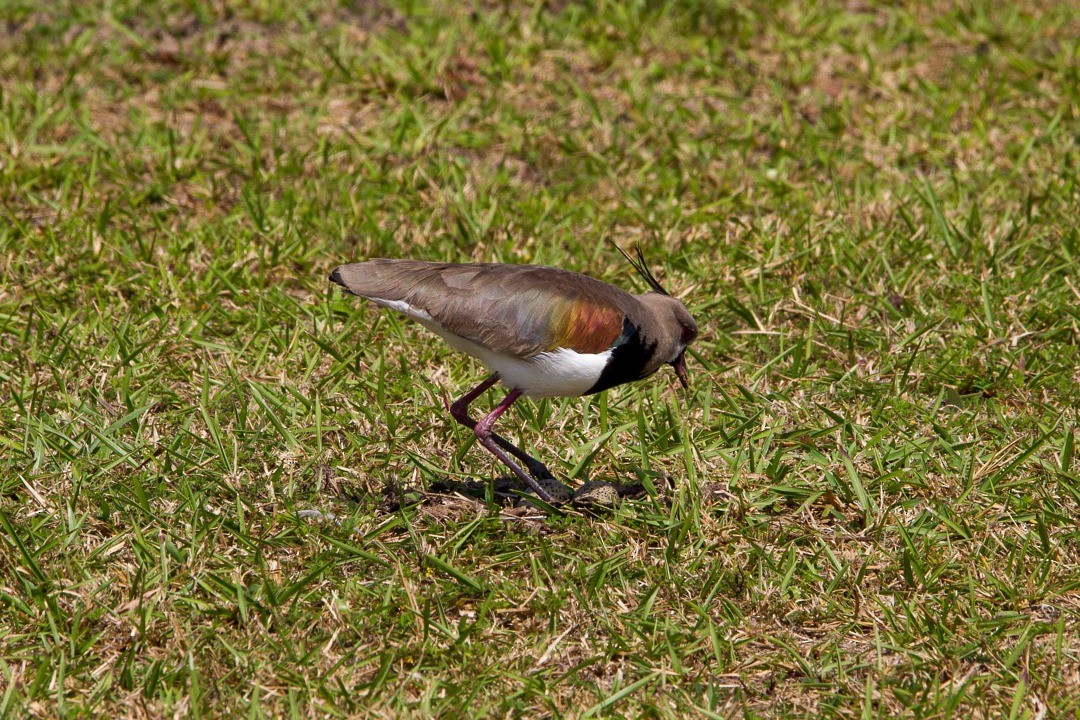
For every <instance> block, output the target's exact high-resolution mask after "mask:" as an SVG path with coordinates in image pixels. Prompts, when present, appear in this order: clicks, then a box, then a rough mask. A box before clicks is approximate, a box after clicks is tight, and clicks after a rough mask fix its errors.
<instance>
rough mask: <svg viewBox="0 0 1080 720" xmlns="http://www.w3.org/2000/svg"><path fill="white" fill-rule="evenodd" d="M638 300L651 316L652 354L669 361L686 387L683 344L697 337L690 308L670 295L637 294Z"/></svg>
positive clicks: (660, 359) (662, 360)
mask: <svg viewBox="0 0 1080 720" xmlns="http://www.w3.org/2000/svg"><path fill="white" fill-rule="evenodd" d="M638 300H640V301H641V304H642V305H644V306H645V308H646V309H647V310H648V311H649V314H650V315H652V317H653V323H652V332H651V337H650V338H649V341H650V342H654V341H655V342H656V350H655V355H654V357H655V358H656V359H657V360H658V361H659V363H662V364H667V365H670V366H671V367H672V368H674V369H675V375H676V376H678V378H679V382H680V383H682V386H683V387H684V388H688V387H690V377H689V375H688V373H687V372H686V348H687V347H689V346H690V343H692V342H694V340H696V339H697V334H698V328H697V323H696V322H694V318H693V316H691V315H690V311H689V310H687V309H686V306H685V305H683V304H682V303H681V302H680V301H678V300H676V299H675V298H673V297H671V296H670V295H662V294H660V293H656V292H651V293H646V294H644V295H639V296H638Z"/></svg>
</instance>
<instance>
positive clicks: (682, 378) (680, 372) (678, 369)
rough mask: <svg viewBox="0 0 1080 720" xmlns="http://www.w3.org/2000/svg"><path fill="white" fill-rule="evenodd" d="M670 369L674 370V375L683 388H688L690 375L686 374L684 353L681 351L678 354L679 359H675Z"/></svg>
mask: <svg viewBox="0 0 1080 720" xmlns="http://www.w3.org/2000/svg"><path fill="white" fill-rule="evenodd" d="M671 367H673V368H675V375H676V376H677V377H678V378H679V382H681V383H682V386H683V388H685V389H689V388H690V375H689V374H688V373H687V372H686V351H685V350H683V351H682V352H681V353H679V357H677V358H675V359H674V360H673V361H672V363H671Z"/></svg>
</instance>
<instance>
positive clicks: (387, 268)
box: [330, 259, 641, 358]
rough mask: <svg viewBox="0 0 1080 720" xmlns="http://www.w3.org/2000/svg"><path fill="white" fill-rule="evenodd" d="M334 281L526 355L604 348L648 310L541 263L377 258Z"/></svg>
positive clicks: (337, 273)
mask: <svg viewBox="0 0 1080 720" xmlns="http://www.w3.org/2000/svg"><path fill="white" fill-rule="evenodd" d="M330 279H331V280H333V281H334V282H336V283H337V284H339V285H341V286H342V287H344V288H345V289H346V290H348V291H349V292H351V293H353V294H355V295H360V296H362V297H366V298H369V299H371V300H374V301H376V302H379V301H382V302H383V304H386V305H388V306H390V307H397V308H398V309H404V307H405V306H407V307H408V308H412V309H414V310H418V311H420V312H422V313H426V314H427V315H428V316H430V317H431V319H432V320H433V321H434V322H435V323H437V324H438V325H439V326H441V327H442V328H444V329H445V330H447V331H449V332H452V333H454V334H455V335H458V336H459V337H462V338H465V339H467V340H470V341H472V342H474V343H478V344H480V345H482V346H484V347H486V348H489V349H490V350H493V351H495V352H498V353H505V354H510V355H514V356H517V357H521V358H529V357H533V356H535V355H538V354H540V353H544V352H551V351H553V350H557V349H559V348H568V349H571V350H575V351H577V352H579V353H601V352H604V351H605V350H607V349H608V348H610V347H611V346H612V344H613V343H614V342H615V341H616V340H617V339H618V338H619V336H620V335H621V334H622V332H623V319H624V318H625V317H630V318H631V319H633V318H634V317H635V316H636V315H638V314H639V313H640V312H641V308H640V307H639V302H638V300H637V298H635V297H634V296H633V295H631V294H630V293H627V292H625V291H623V290H620V289H619V288H616V287H614V286H611V285H608V284H607V283H604V282H600V281H599V280H594V279H593V278H590V277H587V276H585V275H579V274H577V273H572V272H568V271H566V270H559V269H556V268H549V267H541V266H537V265H503V264H450V263H429V262H421V261H416V260H384V259H377V260H369V261H367V262H362V263H354V264H352V265H342V266H341V267H339V268H337V269H336V270H334V272H333V274H332V275H331V276H330ZM402 303H404V306H402V305H401V304H402ZM410 314H412V313H410Z"/></svg>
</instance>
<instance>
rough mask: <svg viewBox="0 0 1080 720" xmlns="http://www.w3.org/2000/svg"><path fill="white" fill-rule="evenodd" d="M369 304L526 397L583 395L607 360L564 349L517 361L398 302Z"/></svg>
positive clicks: (604, 354)
mask: <svg viewBox="0 0 1080 720" xmlns="http://www.w3.org/2000/svg"><path fill="white" fill-rule="evenodd" d="M369 299H370V300H371V301H372V302H375V303H378V304H379V305H382V306H383V307H388V308H391V309H393V310H397V311H398V312H401V313H404V314H405V315H408V316H409V317H411V318H412V319H413V320H416V321H417V322H418V323H420V324H421V325H423V326H424V327H426V328H427V329H428V330H431V331H432V332H434V333H437V334H438V335H439V336H441V337H442V338H443V340H445V341H446V342H447V344H448V345H450V347H452V348H454V349H455V350H459V351H461V352H463V353H467V354H469V355H472V356H473V357H474V358H476V359H477V360H479V361H480V362H482V363H483V364H484V365H485V366H486V367H487V368H488V369H489V370H491V371H492V372H494V373H498V375H499V379H500V380H501V381H502V383H503V384H504V385H506V386H507V387H509V388H513V389H518V390H521V391H522V392H523V393H524V394H525V395H528V396H530V397H576V396H578V395H584V394H585V393H586V392H587V391H588V390H589V388H591V387H592V386H593V385H595V384H596V383H597V381H598V380H599V379H600V374H601V373H602V372H604V368H605V367H607V363H608V360H609V359H611V350H605V351H604V352H602V353H579V352H576V351H574V350H570V349H568V348H559V349H558V350H554V351H552V352H546V353H541V354H539V355H537V356H535V357H531V358H517V357H513V356H511V355H503V354H501V353H497V352H493V351H491V350H489V349H488V348H486V347H484V346H482V345H478V344H477V343H474V342H473V341H471V340H467V339H465V338H463V337H461V336H460V335H455V334H454V333H452V332H450V331H448V330H447V329H445V328H443V327H442V326H440V325H439V324H438V323H437V322H435V319H434V318H432V317H431V315H429V314H428V313H427V312H426V311H424V310H422V309H420V308H418V307H414V306H412V305H410V304H409V303H407V302H404V301H401V300H383V299H382V298H369Z"/></svg>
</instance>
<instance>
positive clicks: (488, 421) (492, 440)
mask: <svg viewBox="0 0 1080 720" xmlns="http://www.w3.org/2000/svg"><path fill="white" fill-rule="evenodd" d="M488 379H489V380H490V378H488ZM485 382H487V381H486V380H485ZM466 397H468V396H466ZM519 397H521V391H520V390H511V391H510V394H509V395H507V396H506V397H505V398H504V399H503V401H502V402H501V403H499V404H498V406H496V408H495V409H494V410H492V411H491V412H490V413H488V415H486V416H485V417H484V418H483V419H482V420H480V422H478V423H476V427H474V428H473V431H474V432H475V433H476V439H477V440H479V441H480V444H481V445H483V446H484V447H486V448H487V449H488V450H490V451H491V453H492V454H493V455H494V456H495V457H497V458H499V459H500V460H502V461H503V464H505V465H506V466H507V467H508V468H510V469H511V470H513V471H514V474H515V475H517V476H518V477H519V478H521V481H522V482H524V483H525V484H526V485H527V486H529V487H530V488H531V489H532V491H533V492H534V493H536V496H537V497H538V498H540V499H541V500H543V501H544V502H546V503H550V504H556V500H555V498H553V497H552V496H551V493H549V492H548V491H547V490H545V489H544V486H543V485H541V484H540V483H538V482H537V481H536V480H535V479H533V477H532V476H531V475H529V474H528V473H527V472H525V471H524V470H522V469H521V466H519V465H518V464H517V463H516V462H514V461H513V460H511V459H510V456H509V455H507V454H506V452H505V451H504V450H503V448H502V447H500V443H499V442H498V441H497V440H496V438H498V435H495V434H494V433H493V432H492V431H491V428H492V427H493V426H494V425H495V421H496V420H498V419H499V416H500V415H502V414H503V413H504V412H506V409H507V408H509V407H510V406H511V405H513V404H514V401H515V400H517V399H518V398H519ZM500 439H501V438H500ZM504 442H505V441H504ZM514 449H515V450H517V448H514ZM518 452H521V451H520V450H518ZM522 454H524V453H522ZM526 457H527V456H526ZM544 469H545V470H547V468H544Z"/></svg>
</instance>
